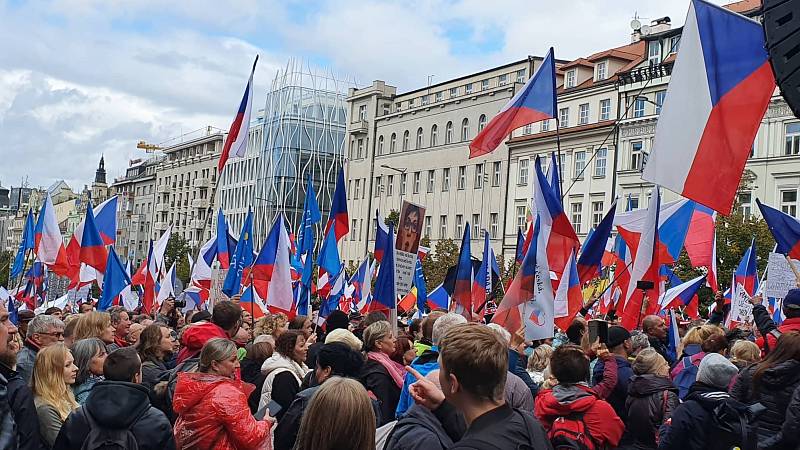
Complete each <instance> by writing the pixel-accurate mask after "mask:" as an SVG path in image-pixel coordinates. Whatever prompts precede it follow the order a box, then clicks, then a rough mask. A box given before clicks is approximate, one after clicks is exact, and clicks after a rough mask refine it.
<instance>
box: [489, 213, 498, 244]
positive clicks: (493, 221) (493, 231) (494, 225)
mask: <svg viewBox="0 0 800 450" xmlns="http://www.w3.org/2000/svg"><path fill="white" fill-rule="evenodd" d="M499 229H500V224H499V222H498V220H497V213H491V214H489V237H490V238H492V239H497V234H498V232H499Z"/></svg>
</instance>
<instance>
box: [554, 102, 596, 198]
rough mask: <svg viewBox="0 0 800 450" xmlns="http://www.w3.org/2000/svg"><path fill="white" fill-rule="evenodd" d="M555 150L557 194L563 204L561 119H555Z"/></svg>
mask: <svg viewBox="0 0 800 450" xmlns="http://www.w3.org/2000/svg"><path fill="white" fill-rule="evenodd" d="M557 112H558V111H556V113H557ZM556 149H557V153H558V164H557V165H556V169H555V170H557V171H558V192H559V193H560V194H561V198H560V199H559V200H561V203H562V204H563V203H564V195H566V193H565V192H564V180H563V178H564V177H563V176H561V175H562V171H561V119H560V118H559V117H556ZM587 165H588V163H587ZM584 169H585V167H584ZM570 187H572V186H570Z"/></svg>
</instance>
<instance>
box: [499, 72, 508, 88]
mask: <svg viewBox="0 0 800 450" xmlns="http://www.w3.org/2000/svg"><path fill="white" fill-rule="evenodd" d="M505 84H508V74H505V73H504V74H503V75H500V78H499V79H498V82H497V85H498V86H503V85H505Z"/></svg>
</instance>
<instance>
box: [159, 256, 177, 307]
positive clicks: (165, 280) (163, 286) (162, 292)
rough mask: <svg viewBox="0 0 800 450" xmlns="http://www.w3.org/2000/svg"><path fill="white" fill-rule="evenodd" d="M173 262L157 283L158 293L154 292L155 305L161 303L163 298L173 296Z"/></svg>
mask: <svg viewBox="0 0 800 450" xmlns="http://www.w3.org/2000/svg"><path fill="white" fill-rule="evenodd" d="M175 280H176V277H175V263H174V262H173V263H172V265H171V266H169V270H168V271H167V273H165V274H164V276H163V277H162V278H161V280H160V282H159V283H158V293H157V294H156V303H155V304H156V305H161V304H162V303H164V300H166V299H168V298H169V297H174V296H175Z"/></svg>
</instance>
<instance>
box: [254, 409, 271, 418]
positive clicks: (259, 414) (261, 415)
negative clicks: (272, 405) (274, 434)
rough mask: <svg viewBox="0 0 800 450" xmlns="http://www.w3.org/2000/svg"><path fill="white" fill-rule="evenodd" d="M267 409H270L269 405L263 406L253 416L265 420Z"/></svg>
mask: <svg viewBox="0 0 800 450" xmlns="http://www.w3.org/2000/svg"><path fill="white" fill-rule="evenodd" d="M267 411H268V407H267V406H264V407H263V408H261V409H259V410H258V411H256V413H255V414H253V418H255V419H256V420H264V417H266V415H267Z"/></svg>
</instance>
